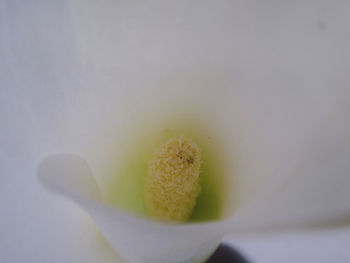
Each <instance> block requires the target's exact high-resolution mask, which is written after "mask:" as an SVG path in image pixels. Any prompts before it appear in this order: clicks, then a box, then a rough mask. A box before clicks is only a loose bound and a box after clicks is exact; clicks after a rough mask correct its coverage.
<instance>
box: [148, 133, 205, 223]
mask: <svg viewBox="0 0 350 263" xmlns="http://www.w3.org/2000/svg"><path fill="white" fill-rule="evenodd" d="M200 166H201V159H200V148H199V147H198V145H197V144H196V143H195V142H193V141H192V140H190V139H188V138H185V137H184V136H179V137H176V138H171V139H169V140H168V141H166V142H165V143H164V144H162V145H161V146H160V147H159V148H158V149H157V150H156V151H155V153H154V156H153V159H152V160H150V162H149V166H148V175H147V177H146V184H145V189H144V194H145V204H146V207H147V209H148V210H149V212H150V214H151V215H152V216H153V217H155V218H157V219H161V220H166V221H175V222H185V221H187V220H188V219H189V218H190V216H191V213H192V210H193V208H194V207H195V205H196V200H197V197H198V195H199V193H200V191H201V186H200V180H199V177H200V176H199V175H200Z"/></svg>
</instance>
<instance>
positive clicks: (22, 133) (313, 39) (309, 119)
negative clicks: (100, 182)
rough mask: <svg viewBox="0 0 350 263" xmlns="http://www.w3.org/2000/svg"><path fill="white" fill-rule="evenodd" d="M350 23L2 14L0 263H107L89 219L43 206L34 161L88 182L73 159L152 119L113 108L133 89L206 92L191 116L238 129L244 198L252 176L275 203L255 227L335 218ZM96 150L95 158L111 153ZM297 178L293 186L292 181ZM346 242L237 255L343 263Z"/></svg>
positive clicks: (266, 16) (259, 246)
mask: <svg viewBox="0 0 350 263" xmlns="http://www.w3.org/2000/svg"><path fill="white" fill-rule="evenodd" d="M349 13H350V3H349V1H346V0H344V1H277V0H271V1H243V0H242V1H206V2H205V1H203V2H200V3H199V2H198V3H197V2H195V1H191V2H190V3H189V2H188V1H174V2H172V3H170V2H165V1H158V2H157V1H151V3H150V4H148V3H141V2H140V3H136V2H132V3H129V1H124V2H123V1H112V0H104V1H79V0H75V1H43V0H42V1H39V0H37V1H34V0H33V1H16V0H0V169H1V173H0V208H1V212H0V261H1V262H5V263H7V262H11V263H12V262H15V263H17V262H18V263H19V262H53V263H56V262H62V263H70V262H72V263H73V262H87V263H89V262H91V263H94V262H99V263H101V262H118V256H117V255H116V254H115V253H114V252H113V251H112V249H111V248H109V247H108V246H107V245H106V243H105V242H104V241H103V239H102V238H101V236H99V234H98V232H97V230H96V228H95V226H94V223H93V222H92V221H91V220H90V219H89V217H88V216H87V215H86V214H85V213H84V212H82V211H81V210H80V209H79V208H77V207H76V206H75V205H73V204H71V203H70V202H68V201H67V200H62V199H59V198H57V197H55V196H52V195H50V194H48V193H47V192H46V191H45V190H44V189H43V188H42V187H41V186H40V185H39V184H38V182H37V179H36V176H35V175H36V171H35V169H36V166H37V164H38V162H39V160H40V159H41V158H42V157H44V156H45V155H46V154H49V153H52V152H54V153H56V152H72V153H76V154H82V155H84V157H86V158H87V159H89V162H90V163H89V164H90V165H92V167H95V169H96V170H98V169H97V168H96V167H97V166H98V165H97V164H96V163H97V161H95V159H94V158H93V157H94V155H89V153H88V151H87V150H86V149H88V148H89V144H90V143H91V142H92V141H94V140H96V137H97V138H100V137H101V136H97V135H96V134H98V132H97V131H95V130H98V127H99V125H103V124H105V121H106V120H109V119H111V117H113V118H114V119H118V118H120V119H118V121H119V122H122V121H123V120H122V118H123V115H125V112H128V113H130V114H131V115H132V114H137V113H138V112H137V110H135V107H133V106H134V105H136V104H138V103H141V102H142V101H143V100H144V99H145V98H147V99H148V100H149V101H150V104H157V98H158V97H157V96H153V94H154V93H152V92H150V93H149V94H148V95H147V96H146V97H145V96H143V95H145V94H142V95H140V96H136V97H137V98H134V99H135V100H133V105H129V107H127V106H126V105H125V108H123V107H121V106H120V104H121V103H122V101H121V99H120V98H121V97H122V96H125V97H126V98H127V97H128V96H129V95H128V94H134V95H135V94H137V92H138V88H139V86H140V85H141V84H142V83H147V85H146V86H147V87H146V88H150V89H152V88H154V87H153V86H157V85H158V86H161V85H165V84H169V82H171V81H175V83H173V84H172V85H173V87H177V86H179V85H180V86H181V85H182V84H184V83H185V84H186V85H189V86H196V85H197V86H198V85H203V86H204V89H200V91H201V94H204V95H205V96H204V95H203V97H205V99H204V102H203V101H200V100H198V101H199V102H198V104H204V106H206V107H204V108H205V111H208V112H209V113H211V114H213V115H212V116H222V121H223V123H228V124H229V125H227V127H226V128H227V130H228V132H231V130H230V129H233V128H232V127H243V128H242V129H238V130H234V129H233V130H234V131H235V134H234V135H235V136H236V137H235V138H234V139H232V140H236V141H239V142H240V146H241V148H242V149H243V150H242V160H244V161H246V162H247V163H245V162H242V167H243V168H242V170H243V171H245V173H246V174H251V176H250V177H243V178H241V181H240V185H241V186H242V189H246V191H245V192H246V193H251V192H254V191H255V190H256V191H259V190H261V189H260V188H261V184H260V183H261V182H259V180H258V179H259V178H260V177H259V176H261V177H262V178H269V180H270V181H269V182H268V183H267V184H266V185H268V186H269V188H270V189H269V188H264V189H263V190H261V191H262V192H263V193H267V196H269V195H268V193H270V191H272V192H274V191H273V190H274V189H278V190H279V192H277V193H274V194H272V195H271V196H269V197H270V198H273V200H277V201H278V200H281V202H279V203H278V202H277V204H274V203H273V202H271V203H270V204H271V205H270V207H269V208H268V209H270V212H268V214H269V216H271V217H272V218H270V217H268V221H269V220H270V219H271V220H272V219H273V220H276V221H275V222H278V223H282V224H283V222H286V224H288V223H289V222H288V220H290V218H293V217H295V218H296V219H297V221H298V220H299V221H303V219H305V218H307V219H308V220H311V219H312V220H318V219H320V220H321V219H324V217H327V216H330V215H334V214H335V215H344V214H346V213H348V211H349V205H350V203H349V202H348V200H349V191H347V189H348V186H349V178H350V177H349V176H348V175H349V166H348V165H349V163H350V162H349V161H348V160H349V159H348V158H349V157H350V153H349V141H350V140H349V134H350V132H349V123H350V121H349V114H348V112H349V105H350V104H349V100H350V92H349V83H350V79H349V72H350V63H349V61H350V48H349V47H350V29H349V26H348V25H349V24H350V17H349ZM160 76H161V78H162V80H159V81H158V80H157V78H160ZM179 78H180V79H181V78H183V79H184V80H182V79H181V80H178V79H179ZM170 85H171V84H170ZM213 87H215V88H216V89H213ZM219 87H220V88H219ZM133 90H134V92H132V91H133ZM155 90H159V89H157V88H155ZM182 91H183V90H180V91H178V92H177V93H176V92H175V91H169V89H167V88H165V89H164V90H163V95H162V96H166V95H167V94H168V93H172V92H173V93H174V96H179V94H178V93H181V92H182ZM196 91H197V92H198V89H195V88H194V89H193V90H192V91H191V92H189V93H186V98H188V101H186V102H187V103H189V102H191V101H193V100H195V98H196V95H197V94H198V93H197V92H196ZM180 95H181V94H180ZM169 96H170V95H169ZM125 97H124V98H125ZM208 105H209V106H208ZM218 105H220V107H218ZM201 107H203V105H202V106H201ZM82 113H83V114H82ZM223 113H226V114H223ZM145 114H146V113H145ZM237 116H238V117H239V118H236V117H237ZM231 121H232V123H231ZM230 124H231V125H230ZM92 130H93V132H91V131H92ZM99 132H101V131H99ZM112 132H114V131H112ZM112 132H111V133H112ZM315 134H316V135H315ZM103 135H104V136H103V138H104V141H103V143H101V148H96V149H95V151H96V152H97V153H103V151H105V150H106V148H105V146H106V145H108V143H109V141H108V140H110V139H111V138H113V137H111V136H109V134H108V132H106V131H105V134H103ZM311 138H312V140H311ZM251 145H254V147H248V146H251ZM316 153H317V154H316ZM96 155H98V154H96ZM99 156H100V157H101V156H103V155H102V154H100V155H99ZM248 157H249V158H248ZM308 157H310V159H308ZM96 160H97V159H96ZM305 160H306V163H305ZM94 162H96V163H94ZM252 163H254V165H251V164H252ZM320 164H322V165H323V166H322V165H320ZM300 171H301V172H304V174H306V175H307V176H309V177H307V180H306V181H300V180H294V178H295V177H293V175H294V174H300ZM301 174H303V173H301ZM318 174H320V176H318V177H317V179H314V176H315V175H318ZM268 175H270V176H268ZM310 176H311V177H310ZM283 178H288V179H290V178H292V179H291V180H290V181H287V182H285V181H284V180H281V179H283ZM301 178H303V177H301ZM299 179H300V177H299ZM319 179H320V180H319ZM303 182H307V183H305V184H303ZM291 185H292V186H294V188H293V187H291V188H288V186H291ZM325 186H329V187H328V188H327V187H325ZM271 189H272V190H271ZM295 189H298V190H297V192H294V193H296V194H295V195H294V197H295V198H290V196H291V195H290V194H289V193H293V191H295ZM311 190H312V191H311ZM279 193H280V194H281V195H279ZM242 195H243V197H242V199H246V198H248V197H249V196H248V197H245V196H244V194H242ZM292 196H293V195H292ZM275 197H276V198H275ZM278 197H281V198H280V199H279V198H278ZM306 200H307V201H306ZM285 204H288V208H290V209H288V210H283V209H280V208H281V207H283V206H284V205H285ZM295 204H298V206H295ZM325 204H327V205H325ZM276 207H277V208H279V209H278V210H276ZM298 207H301V208H302V209H301V210H298V209H296V210H295V209H294V208H298ZM309 208H311V209H309ZM274 209H275V210H274ZM271 211H272V212H271ZM274 211H279V213H277V212H274ZM286 211H287V212H288V213H286ZM296 211H297V212H298V213H296ZM265 213H266V212H265ZM257 214H260V215H261V212H259V211H258V212H257ZM304 214H305V217H303V216H304ZM262 219H263V218H261V220H262ZM255 221H257V222H253V223H259V222H260V223H261V224H262V225H264V224H266V222H264V220H262V221H259V220H255ZM258 221H259V222H258ZM321 221H322V220H321ZM249 223H252V222H248V225H249ZM253 225H254V224H253ZM257 225H259V224H257ZM348 235H349V231H348V230H344V231H343V230H339V231H329V232H321V233H319V234H316V233H315V234H310V233H306V234H304V233H301V232H296V233H292V234H290V235H284V234H280V235H277V236H266V237H265V236H260V237H257V238H253V237H249V238H242V239H240V240H238V241H237V244H238V245H239V246H240V247H242V248H243V250H244V251H245V252H246V253H247V255H248V258H249V257H251V258H252V259H254V260H255V261H256V262H287V261H286V259H284V258H283V256H284V255H290V256H289V257H292V255H294V254H295V256H293V257H296V258H297V259H299V261H298V262H329V261H326V260H325V259H331V258H332V259H333V257H336V260H334V261H335V262H347V261H349V254H348V251H349V239H348ZM314 252H315V253H314ZM316 252H317V253H316ZM249 255H251V256H249ZM322 260H324V261H322ZM332 261H333V260H332Z"/></svg>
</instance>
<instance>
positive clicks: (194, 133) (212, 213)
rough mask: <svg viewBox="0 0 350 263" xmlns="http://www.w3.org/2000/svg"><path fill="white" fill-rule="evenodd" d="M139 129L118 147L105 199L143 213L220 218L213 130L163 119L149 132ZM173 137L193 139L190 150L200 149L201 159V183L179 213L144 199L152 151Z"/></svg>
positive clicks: (220, 194)
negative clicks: (167, 211) (157, 208)
mask: <svg viewBox="0 0 350 263" xmlns="http://www.w3.org/2000/svg"><path fill="white" fill-rule="evenodd" d="M138 130H139V131H141V130H142V135H140V133H134V134H135V135H132V136H130V137H131V139H130V143H128V144H126V145H129V147H128V149H126V150H124V149H121V151H122V152H123V153H124V154H123V158H120V159H121V160H119V162H116V164H115V167H113V168H112V170H113V174H114V176H113V177H112V178H111V179H110V182H109V183H108V187H107V189H106V195H105V201H106V202H107V203H109V204H110V205H112V206H115V207H118V208H121V209H123V210H126V211H129V212H134V213H137V214H139V215H140V216H144V217H156V218H158V219H168V220H173V221H189V222H198V221H211V220H218V219H220V218H221V216H222V210H223V195H224V193H225V190H224V169H223V166H222V165H220V162H219V161H220V157H219V156H220V154H219V149H218V148H219V143H218V141H217V140H216V139H215V137H214V136H213V134H211V133H210V134H209V133H206V132H205V131H204V129H203V128H201V127H200V125H194V124H193V123H192V124H188V123H181V122H172V123H171V124H169V123H166V124H164V123H162V124H160V125H158V126H155V127H153V129H152V131H149V132H146V129H145V128H144V129H138ZM174 138H190V139H185V140H188V141H191V142H196V144H195V146H196V147H197V149H192V150H195V151H196V150H197V151H198V154H199V149H200V160H197V161H198V166H199V164H200V169H199V167H197V168H196V169H198V170H199V171H200V173H199V185H200V186H198V188H196V187H194V188H193V189H192V190H193V191H192V193H193V195H192V196H191V197H190V199H191V200H192V201H191V202H193V203H191V202H189V203H188V202H183V205H184V207H183V210H182V212H184V214H182V215H181V213H180V214H179V216H178V217H176V216H175V217H174V216H173V215H172V216H169V215H167V216H164V214H163V215H162V214H159V211H158V212H157V211H155V209H154V206H153V205H154V204H152V202H151V203H150V201H149V198H148V199H147V196H148V197H149V196H150V195H149V194H147V189H149V185H150V180H149V179H147V176H148V175H149V173H150V170H152V168H151V167H150V163H152V162H154V158H155V153H157V151H159V149H160V148H161V147H164V145H165V144H166V143H169V142H171V141H172V140H174ZM197 145H198V146H197ZM193 148H195V147H193ZM198 158H199V155H198ZM147 185H148V186H147ZM145 188H146V189H145ZM199 189H200V190H199ZM145 191H146V193H145ZM145 197H146V200H145ZM163 197H164V196H163ZM167 198H169V197H167ZM147 200H148V201H147ZM187 201H188V200H187ZM186 206H188V207H186ZM180 210H181V209H180Z"/></svg>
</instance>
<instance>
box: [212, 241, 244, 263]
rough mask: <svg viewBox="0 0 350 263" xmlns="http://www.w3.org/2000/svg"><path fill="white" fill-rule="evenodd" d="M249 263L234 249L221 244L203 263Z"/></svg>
mask: <svg viewBox="0 0 350 263" xmlns="http://www.w3.org/2000/svg"><path fill="white" fill-rule="evenodd" d="M219 262H220V263H249V261H248V260H247V259H245V258H244V257H243V256H242V255H241V254H240V253H239V252H238V251H237V250H236V249H234V248H233V247H231V246H229V245H225V244H221V245H220V246H219V247H218V248H217V250H216V251H215V253H214V254H213V255H212V256H211V257H210V258H209V259H208V260H207V261H206V262H205V263H219Z"/></svg>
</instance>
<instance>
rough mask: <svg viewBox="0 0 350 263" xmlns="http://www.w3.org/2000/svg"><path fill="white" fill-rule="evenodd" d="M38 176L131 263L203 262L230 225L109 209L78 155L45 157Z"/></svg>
mask: <svg viewBox="0 0 350 263" xmlns="http://www.w3.org/2000/svg"><path fill="white" fill-rule="evenodd" d="M38 176H39V178H40V180H41V181H42V183H43V184H44V185H45V186H46V187H48V188H49V189H51V190H53V191H55V192H57V193H59V194H61V195H64V196H67V197H69V198H71V199H72V200H73V201H74V202H76V203H77V204H79V205H80V206H81V207H82V208H84V209H85V210H86V211H87V212H88V213H89V214H90V215H91V217H92V218H93V219H94V220H95V221H96V223H97V225H98V227H99V229H101V231H102V233H103V234H104V235H105V237H106V238H107V240H108V241H109V243H110V244H111V246H112V247H113V248H114V249H115V250H116V251H117V252H118V253H120V254H121V255H122V256H123V257H125V258H126V259H128V260H130V262H135V263H137V262H200V261H203V260H205V259H206V258H207V257H208V256H209V255H210V254H211V253H212V252H213V251H214V250H215V248H216V247H217V246H218V245H219V243H220V242H221V240H222V238H223V236H224V234H225V232H226V230H227V227H228V226H227V222H226V224H225V222H221V223H211V224H192V225H190V224H188V225H181V224H180V225H176V224H175V225H171V224H164V223H157V222H154V221H147V220H144V219H140V218H137V217H134V216H131V215H127V214H124V213H122V212H120V211H118V210H115V209H113V208H108V207H106V206H105V205H103V203H100V202H99V200H98V199H96V196H98V195H97V193H96V190H97V188H96V183H94V182H93V178H92V177H91V172H90V170H89V169H88V166H87V164H86V162H85V161H84V160H83V159H81V158H79V157H77V156H72V155H54V156H50V157H46V158H45V159H44V160H43V161H42V162H41V164H40V166H39V169H38ZM174 248H176V249H174Z"/></svg>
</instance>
